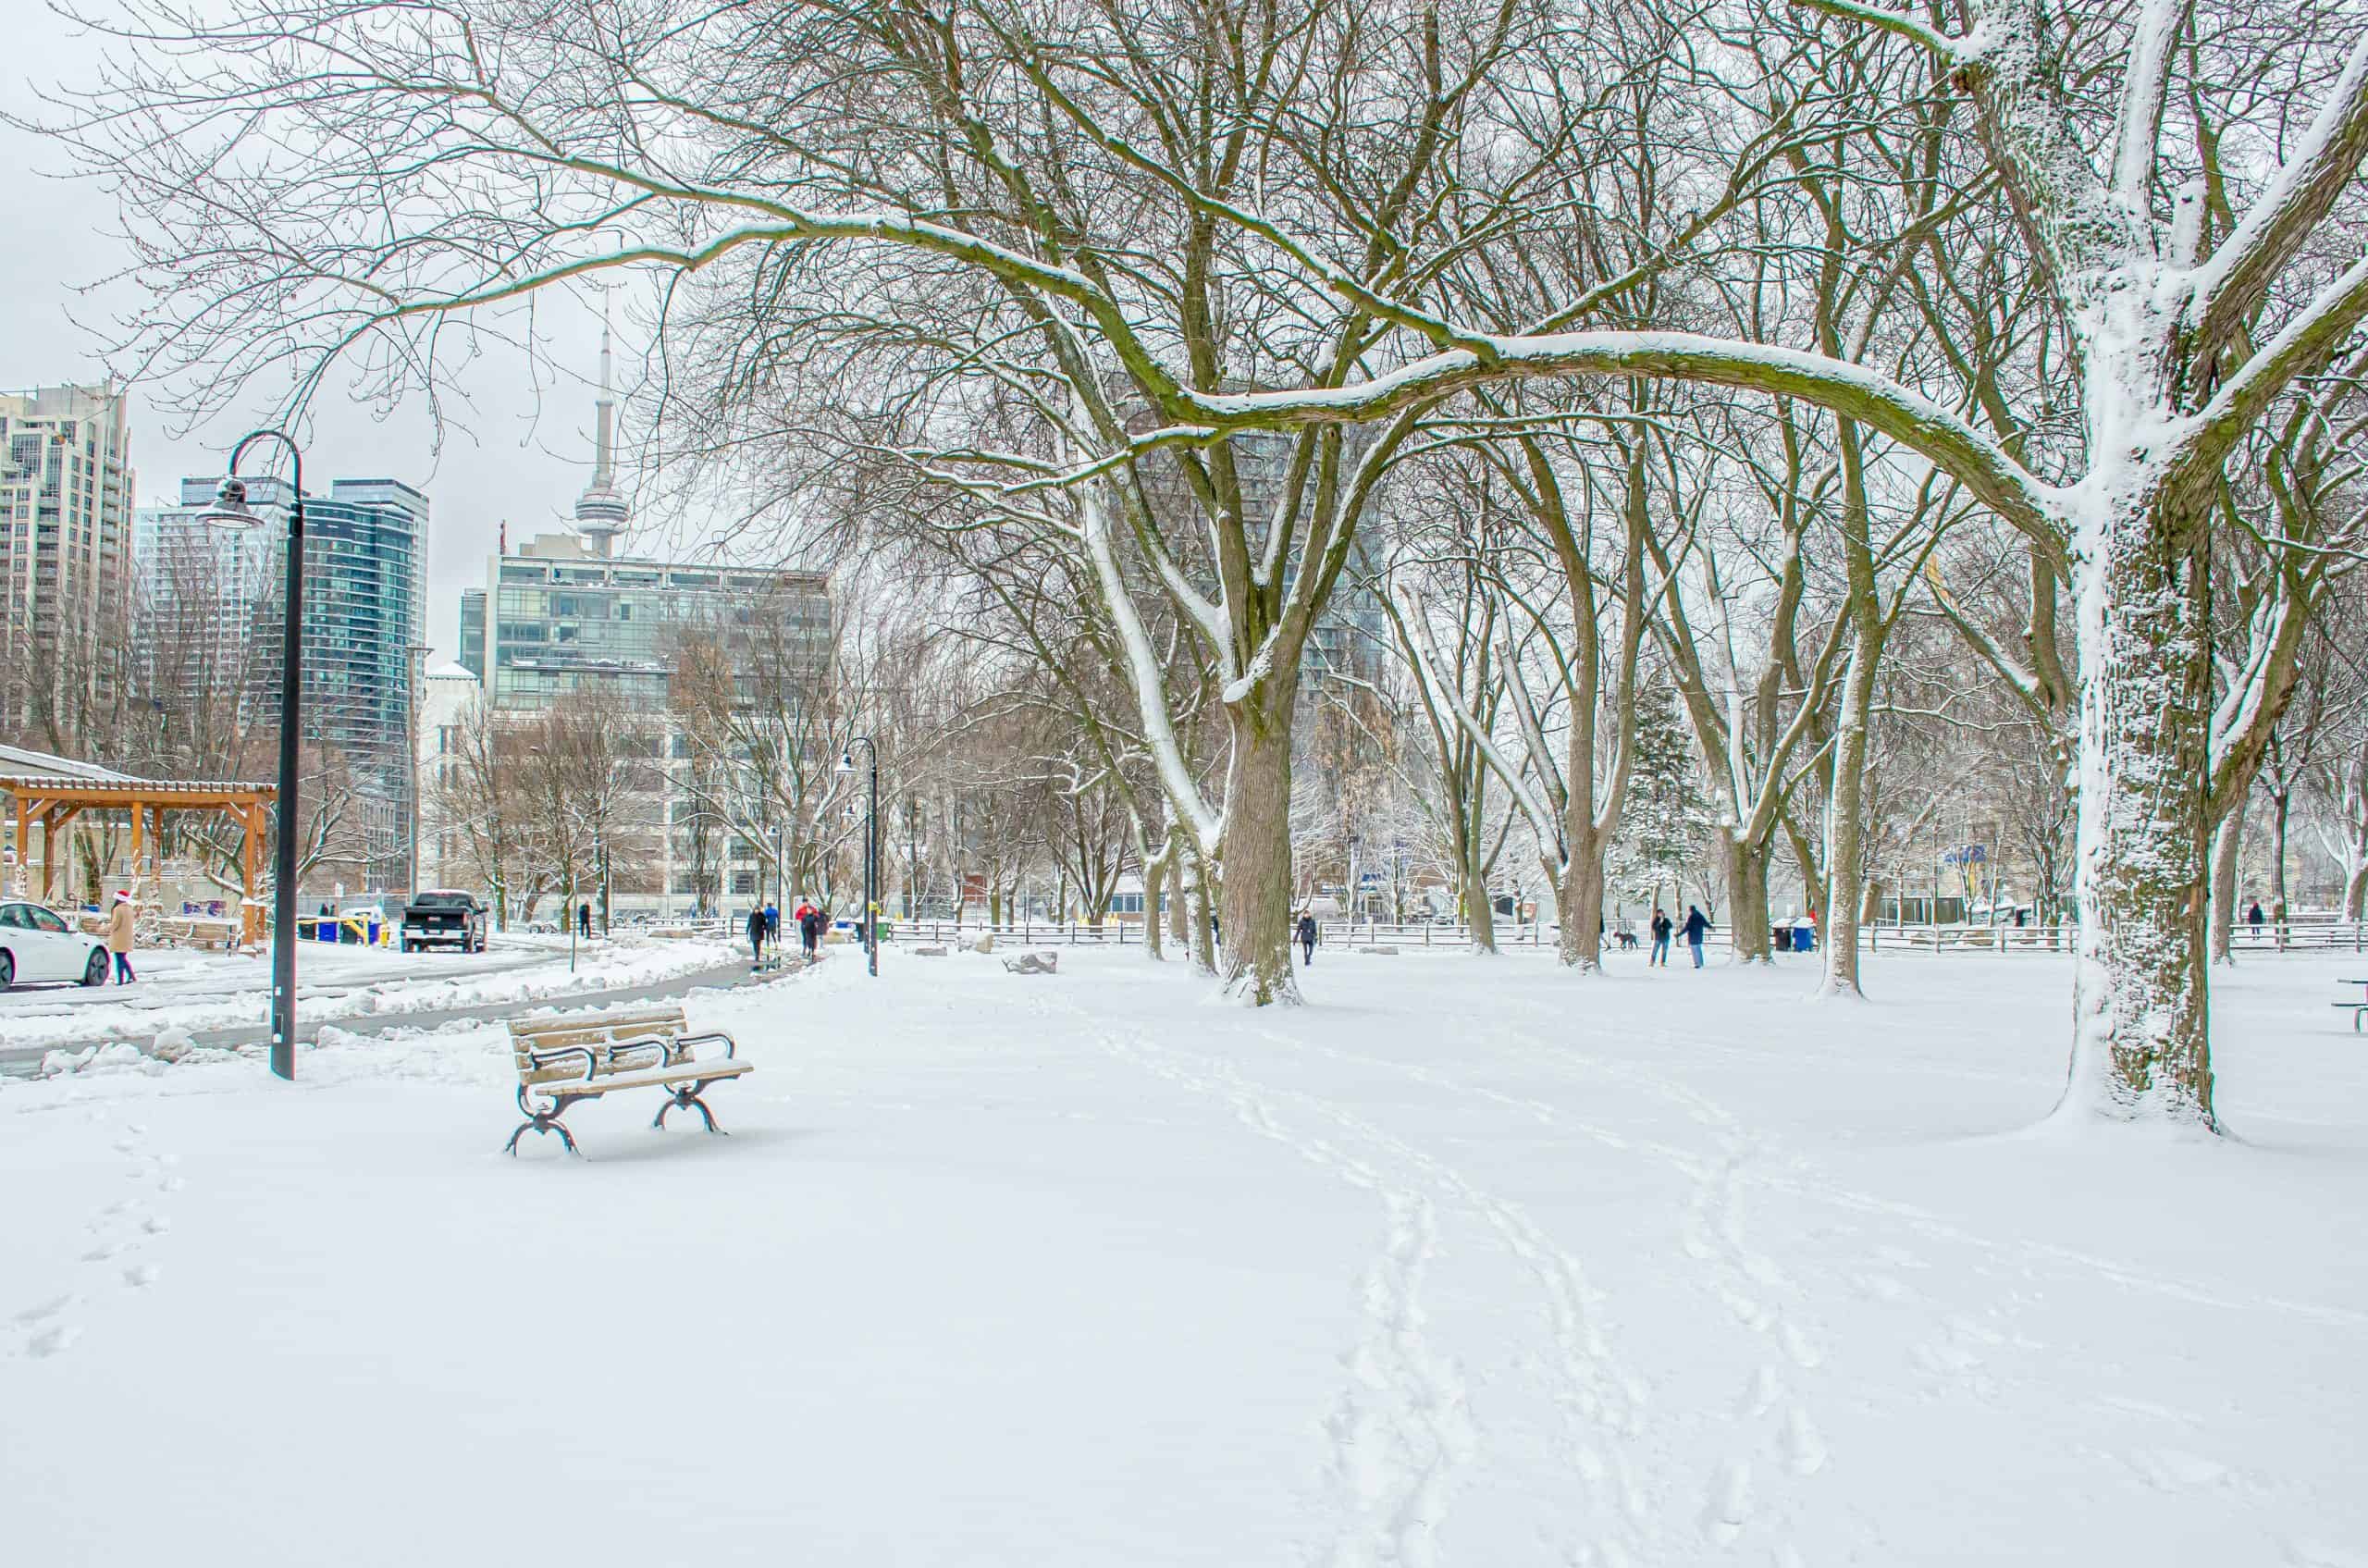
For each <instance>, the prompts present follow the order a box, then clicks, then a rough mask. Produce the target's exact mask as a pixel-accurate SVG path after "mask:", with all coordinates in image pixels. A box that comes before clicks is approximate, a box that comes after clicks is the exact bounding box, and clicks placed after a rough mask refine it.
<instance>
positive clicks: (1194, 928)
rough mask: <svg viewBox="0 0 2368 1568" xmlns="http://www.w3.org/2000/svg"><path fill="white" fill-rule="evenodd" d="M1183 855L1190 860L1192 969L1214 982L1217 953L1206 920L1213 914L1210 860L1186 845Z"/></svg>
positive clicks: (1188, 916)
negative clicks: (1210, 894) (1210, 890)
mask: <svg viewBox="0 0 2368 1568" xmlns="http://www.w3.org/2000/svg"><path fill="white" fill-rule="evenodd" d="M1185 852H1186V853H1187V854H1189V855H1190V857H1191V858H1192V899H1191V907H1190V910H1189V911H1188V914H1187V919H1188V920H1190V926H1191V929H1190V931H1189V932H1186V938H1187V941H1188V943H1189V944H1190V946H1189V951H1190V953H1191V955H1192V968H1193V969H1196V970H1198V971H1199V972H1200V973H1202V974H1204V975H1207V976H1209V977H1210V978H1211V979H1215V976H1216V972H1217V951H1216V942H1215V932H1212V931H1211V930H1210V929H1209V917H1210V915H1211V914H1213V913H1214V912H1215V908H1214V906H1213V904H1212V902H1211V900H1210V897H1209V882H1210V870H1209V858H1208V857H1207V856H1206V855H1203V854H1202V853H1201V851H1200V848H1199V846H1192V845H1188V846H1187V847H1186V851H1185ZM1179 902H1180V900H1179Z"/></svg>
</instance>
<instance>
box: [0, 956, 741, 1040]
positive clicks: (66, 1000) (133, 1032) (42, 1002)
mask: <svg viewBox="0 0 2368 1568" xmlns="http://www.w3.org/2000/svg"><path fill="white" fill-rule="evenodd" d="M734 957H746V951H745V949H740V950H735V949H734V947H732V946H731V945H729V944H726V943H722V942H672V941H669V942H659V941H634V940H631V939H621V940H618V941H616V942H613V943H611V942H599V943H593V944H586V946H585V948H584V950H583V952H582V953H581V954H580V955H579V956H578V957H577V960H576V963H575V965H574V967H573V969H571V968H570V967H569V964H568V959H567V948H566V945H565V944H564V943H561V945H559V946H558V947H557V948H556V950H554V949H553V948H551V947H550V946H549V944H548V942H536V943H535V944H533V945H525V944H523V943H520V944H515V945H513V944H512V943H509V942H506V941H505V942H502V943H500V944H499V945H496V946H494V947H492V948H489V949H488V950H487V953H485V954H479V955H471V954H462V953H455V952H447V951H436V952H426V953H408V954H397V953H389V952H386V951H382V950H375V949H354V950H349V949H344V948H339V947H337V946H333V945H319V946H318V947H317V949H316V948H315V947H314V945H305V946H303V947H301V948H299V950H298V953H297V992H296V1005H297V1017H298V1019H300V1020H301V1021H302V1022H303V1023H305V1024H312V1023H316V1022H327V1021H329V1020H332V1019H360V1018H375V1017H384V1016H387V1015H390V1014H403V1013H436V1012H446V1011H450V1010H451V1009H454V1008H460V1007H476V1006H498V1005H499V1004H503V1003H512V1002H531V1001H537V1000H540V999H542V998H545V997H564V996H567V995H570V994H583V993H586V992H592V991H610V990H618V989H622V988H623V987H626V986H635V985H652V984H656V983H659V982H662V981H668V980H673V979H677V978H679V977H681V976H683V975H686V974H697V973H698V972H699V971H700V970H702V969H714V968H716V967H717V966H718V965H720V964H725V963H729V962H731V961H732V960H733V959H734ZM134 962H135V963H136V964H138V966H139V968H140V972H141V976H142V979H141V982H140V983H139V984H138V985H136V986H126V987H120V988H118V987H112V986H109V987H100V988H97V989H93V990H83V989H81V988H80V987H68V986H58V987H41V988H31V989H24V990H19V991H13V992H10V993H9V994H7V995H6V997H0V1049H7V1048H11V1047H33V1046H52V1045H59V1044H64V1043H85V1042H93V1041H106V1040H125V1039H138V1038H143V1037H148V1036H153V1035H154V1034H156V1033H158V1032H159V1031H163V1030H167V1029H174V1030H182V1031H191V1032H203V1031H208V1030H217V1029H238V1028H240V1027H245V1026H260V1025H262V1024H264V1023H265V1022H266V1021H267V1019H268V1017H269V994H270V986H271V960H270V957H269V956H268V954H265V955H264V956H261V957H240V956H224V955H220V954H201V953H184V952H172V951H165V952H158V953H154V954H150V953H142V954H140V955H138V956H137V957H135V959H134Z"/></svg>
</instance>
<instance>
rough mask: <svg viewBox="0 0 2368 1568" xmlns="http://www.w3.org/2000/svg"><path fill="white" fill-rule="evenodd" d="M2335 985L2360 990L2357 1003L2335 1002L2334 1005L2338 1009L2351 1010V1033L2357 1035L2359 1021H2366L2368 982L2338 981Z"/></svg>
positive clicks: (2367, 1016)
mask: <svg viewBox="0 0 2368 1568" xmlns="http://www.w3.org/2000/svg"><path fill="white" fill-rule="evenodd" d="M2336 983H2337V985H2356V986H2359V987H2360V988H2361V998H2360V1000H2359V1001H2357V1002H2337V1004H2336V1006H2338V1007H2349V1008H2350V1009H2351V1032H2352V1033H2354V1034H2357V1033H2359V1032H2360V1020H2361V1019H2368V980H2339V981H2337V982H2336Z"/></svg>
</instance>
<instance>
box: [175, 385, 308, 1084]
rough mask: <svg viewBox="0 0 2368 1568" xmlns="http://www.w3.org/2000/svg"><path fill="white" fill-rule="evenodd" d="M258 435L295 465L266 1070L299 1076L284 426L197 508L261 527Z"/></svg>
mask: <svg viewBox="0 0 2368 1568" xmlns="http://www.w3.org/2000/svg"><path fill="white" fill-rule="evenodd" d="M258 441H277V442H278V443H279V444H280V445H281V446H283V447H285V448H287V449H288V457H289V462H290V465H291V467H292V468H293V470H294V473H293V478H292V481H291V483H292V487H293V488H292V493H291V494H290V498H289V503H288V578H287V585H288V586H287V589H286V592H285V593H284V594H283V595H282V598H283V599H285V601H286V604H285V608H286V611H287V620H286V623H285V624H284V625H283V626H282V627H281V629H280V656H279V803H278V818H279V843H278V846H277V857H276V866H275V870H274V871H273V873H272V883H273V885H272V890H271V1070H272V1071H273V1073H275V1074H276V1075H277V1076H278V1077H280V1078H285V1079H293V1078H294V1077H295V1076H296V839H297V835H298V832H299V830H298V826H297V824H298V822H299V821H300V820H301V819H300V817H299V815H298V813H297V809H296V769H297V749H298V742H299V740H300V738H301V732H300V731H299V729H298V727H297V725H298V715H299V712H300V710H301V706H302V698H303V691H304V454H303V452H302V451H300V450H299V449H298V448H297V445H296V443H295V441H294V440H293V439H292V438H290V436H289V435H288V434H287V432H285V431H281V430H257V431H254V432H253V433H251V434H249V435H246V436H242V437H240V439H239V444H238V445H237V446H235V447H232V448H231V449H230V463H229V467H228V472H227V475H226V476H225V477H224V479H223V481H222V488H221V491H220V493H219V495H218V496H217V497H216V500H215V503H214V505H213V506H212V507H210V508H208V509H207V510H206V511H205V512H203V513H201V514H200V515H201V516H202V517H203V519H204V521H206V522H207V523H210V524H213V525H216V526H217V527H224V528H259V527H262V526H263V525H264V519H263V518H262V517H261V516H259V515H258V514H257V513H256V512H255V511H254V509H253V507H251V506H249V505H248V504H247V485H246V481H245V480H243V479H241V478H240V477H239V459H240V458H241V457H244V456H245V455H246V452H247V449H248V448H249V447H251V446H253V445H254V444H255V443H256V442H258Z"/></svg>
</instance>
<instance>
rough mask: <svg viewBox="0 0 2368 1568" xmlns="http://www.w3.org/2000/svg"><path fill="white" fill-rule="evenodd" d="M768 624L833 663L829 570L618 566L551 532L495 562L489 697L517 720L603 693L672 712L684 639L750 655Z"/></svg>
mask: <svg viewBox="0 0 2368 1568" xmlns="http://www.w3.org/2000/svg"><path fill="white" fill-rule="evenodd" d="M759 616H764V617H768V618H771V619H774V620H777V621H778V622H779V623H780V624H782V625H783V627H784V628H786V629H787V630H788V632H789V633H790V637H791V640H792V642H793V644H798V643H803V644H808V645H810V647H811V648H812V651H813V656H814V658H815V659H816V661H821V660H823V659H825V658H827V657H828V654H829V648H830V636H831V598H830V588H829V584H828V580H827V579H826V578H824V577H822V576H821V575H820V574H813V573H804V572H760V571H748V570H743V569H735V568H730V567H720V566H711V565H688V564H685V563H682V562H659V561H635V560H617V559H611V558H608V557H604V556H598V555H594V554H591V553H590V552H589V551H588V550H587V549H586V548H585V546H584V543H583V541H582V540H581V539H580V538H578V537H576V536H573V535H568V534H560V535H551V536H547V537H543V538H538V539H536V540H534V541H533V542H532V543H530V544H528V545H527V546H525V547H524V549H523V550H522V551H521V552H520V553H519V554H516V555H509V556H503V557H502V558H501V559H500V561H499V562H497V563H496V565H495V568H494V583H493V586H492V589H491V613H490V614H489V615H488V617H487V619H488V623H489V627H490V630H489V635H488V636H487V642H488V644H489V645H490V646H489V647H488V648H487V657H488V663H487V677H488V679H487V690H488V691H489V693H490V695H491V697H492V699H493V705H494V707H495V708H496V709H497V710H507V711H512V712H516V711H521V710H536V709H540V708H543V707H546V706H548V705H549V703H551V702H552V701H554V700H556V699H557V698H561V697H564V696H566V695H567V694H569V693H570V692H573V691H578V690H582V689H585V688H586V687H588V686H593V685H600V686H604V687H607V688H609V689H612V690H615V691H617V692H619V693H621V694H622V695H623V697H624V698H626V700H627V702H628V704H629V705H630V706H631V707H633V708H635V710H639V711H642V712H646V713H651V714H660V713H663V712H665V711H666V708H667V683H668V680H669V678H670V676H671V673H672V668H673V657H674V652H675V650H676V648H678V647H679V646H680V644H681V640H682V638H683V637H684V636H686V635H697V636H706V637H712V638H714V639H716V640H718V641H720V642H721V643H722V645H723V646H724V647H726V648H731V647H733V646H734V641H735V639H736V640H737V643H738V645H739V646H741V647H744V648H745V647H746V645H747V640H748V633H747V631H746V628H747V627H748V626H749V625H751V624H752V623H753V622H754V621H755V620H756V618H758V617H759ZM463 662H466V661H463Z"/></svg>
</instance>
